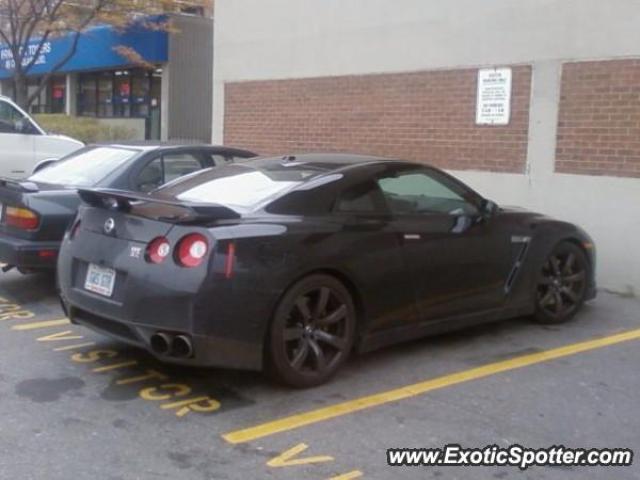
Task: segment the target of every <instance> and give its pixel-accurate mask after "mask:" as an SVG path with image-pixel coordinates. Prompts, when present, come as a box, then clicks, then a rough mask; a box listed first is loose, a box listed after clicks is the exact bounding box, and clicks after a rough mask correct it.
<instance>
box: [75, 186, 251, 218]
mask: <svg viewBox="0 0 640 480" xmlns="http://www.w3.org/2000/svg"><path fill="white" fill-rule="evenodd" d="M78 195H80V198H81V199H82V201H83V202H85V203H86V204H88V205H91V206H93V207H98V208H107V209H111V210H119V211H123V212H130V211H131V210H132V208H133V207H134V206H135V205H136V204H138V203H140V202H142V203H152V204H156V205H167V206H170V207H178V208H184V209H186V210H189V211H190V212H191V214H192V215H191V217H190V218H189V219H188V220H185V219H184V218H183V217H180V218H178V217H171V218H167V217H163V218H162V220H164V221H168V222H172V223H183V222H185V221H188V222H193V221H194V220H205V221H206V220H234V219H237V218H240V217H241V216H240V214H239V213H238V212H236V211H235V210H232V209H231V208H229V207H225V206H224V205H218V204H216V203H194V202H182V201H179V200H165V199H162V198H157V197H154V196H151V195H145V194H139V193H133V192H126V191H123V190H114V189H109V188H81V189H79V190H78Z"/></svg>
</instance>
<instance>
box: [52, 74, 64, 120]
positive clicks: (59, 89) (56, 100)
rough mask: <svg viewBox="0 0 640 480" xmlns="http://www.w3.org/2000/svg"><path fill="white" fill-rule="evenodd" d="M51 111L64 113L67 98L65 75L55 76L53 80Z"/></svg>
mask: <svg viewBox="0 0 640 480" xmlns="http://www.w3.org/2000/svg"><path fill="white" fill-rule="evenodd" d="M50 87H51V91H50V98H51V108H50V112H51V113H64V112H65V104H66V99H67V81H66V78H65V77H55V78H53V79H52V80H51V85H50Z"/></svg>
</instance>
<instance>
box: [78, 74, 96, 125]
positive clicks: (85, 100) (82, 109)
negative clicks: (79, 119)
mask: <svg viewBox="0 0 640 480" xmlns="http://www.w3.org/2000/svg"><path fill="white" fill-rule="evenodd" d="M96 86H97V79H96V77H95V75H93V74H89V75H81V76H80V78H79V79H78V113H79V114H80V115H85V116H88V117H95V116H97V115H98V112H97V106H98V102H97V92H96Z"/></svg>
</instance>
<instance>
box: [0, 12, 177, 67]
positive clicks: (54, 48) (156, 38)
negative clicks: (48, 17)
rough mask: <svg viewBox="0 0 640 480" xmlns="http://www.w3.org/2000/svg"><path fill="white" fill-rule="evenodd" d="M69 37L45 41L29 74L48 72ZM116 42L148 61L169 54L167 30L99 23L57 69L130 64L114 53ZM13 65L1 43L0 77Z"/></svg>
mask: <svg viewBox="0 0 640 480" xmlns="http://www.w3.org/2000/svg"><path fill="white" fill-rule="evenodd" d="M161 19H162V17H153V18H151V20H152V21H154V22H157V21H159V20H161ZM72 40H73V37H72V35H67V36H64V37H59V38H55V39H52V40H50V41H48V42H46V43H45V45H44V47H43V49H42V50H41V53H40V55H39V56H38V59H37V61H36V64H35V65H34V66H33V67H32V68H31V69H30V70H29V72H28V76H34V75H42V74H44V73H48V72H50V71H51V69H52V68H53V67H54V65H56V64H57V63H58V62H59V61H60V59H62V58H64V56H65V55H66V54H67V52H68V51H69V49H70V48H71V45H72ZM38 44H39V41H38V40H34V41H33V42H32V43H31V44H30V45H29V50H30V52H31V55H33V54H34V53H35V50H36V49H37V47H38ZM118 46H124V47H129V48H132V49H134V50H135V51H136V52H137V53H138V54H140V55H141V57H142V58H143V59H144V60H145V61H146V62H149V63H165V62H167V60H168V58H169V34H168V33H167V32H164V31H156V30H151V29H147V28H145V27H144V26H143V25H141V24H136V25H132V26H131V27H129V28H128V29H126V30H124V31H121V30H118V29H115V28H114V27H111V26H107V25H100V26H96V27H93V28H91V29H89V30H87V31H86V32H84V33H83V34H82V35H81V37H80V40H79V42H78V49H77V51H76V54H75V55H74V56H73V57H72V58H71V59H70V60H69V61H68V62H67V63H66V64H65V65H64V67H62V68H61V69H60V70H58V72H60V73H66V72H79V71H83V70H103V69H104V70H106V69H113V68H122V67H126V66H131V61H130V60H128V59H126V58H124V57H122V56H121V55H119V54H118V53H117V51H116V47H118ZM27 57H28V56H27ZM31 58H33V57H32V56H31ZM14 69H15V63H14V60H13V56H12V55H11V51H10V50H9V49H8V48H7V47H6V45H0V79H5V78H10V77H12V76H13V72H14Z"/></svg>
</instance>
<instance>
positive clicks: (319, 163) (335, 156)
mask: <svg viewBox="0 0 640 480" xmlns="http://www.w3.org/2000/svg"><path fill="white" fill-rule="evenodd" d="M395 161H397V160H392V159H389V158H385V157H379V156H375V155H357V154H352V153H303V154H294V155H279V156H271V157H266V156H262V157H255V158H252V159H250V160H248V161H247V162H245V163H246V164H247V165H250V166H251V165H253V166H255V167H257V168H260V167H261V166H276V165H282V166H287V167H292V168H295V167H307V168H310V169H313V170H317V171H318V173H322V172H325V173H328V172H332V171H335V170H342V169H345V168H349V167H355V166H361V165H369V164H374V163H380V162H395Z"/></svg>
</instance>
